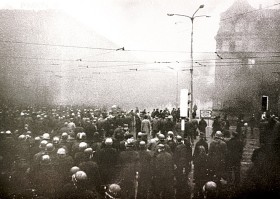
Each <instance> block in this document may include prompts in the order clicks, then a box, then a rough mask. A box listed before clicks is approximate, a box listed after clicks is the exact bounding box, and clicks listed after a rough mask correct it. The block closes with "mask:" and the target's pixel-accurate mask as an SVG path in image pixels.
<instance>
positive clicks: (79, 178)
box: [72, 171, 88, 185]
mask: <svg viewBox="0 0 280 199" xmlns="http://www.w3.org/2000/svg"><path fill="white" fill-rule="evenodd" d="M87 179H88V177H87V174H86V173H85V172H84V171H77V172H76V173H75V174H73V175H72V181H73V182H74V184H76V185H77V184H78V185H79V184H80V183H83V182H85V181H86V180H87Z"/></svg>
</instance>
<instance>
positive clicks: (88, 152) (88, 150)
mask: <svg viewBox="0 0 280 199" xmlns="http://www.w3.org/2000/svg"><path fill="white" fill-rule="evenodd" d="M84 152H85V153H86V154H92V153H93V150H92V148H86V149H85V150H84Z"/></svg>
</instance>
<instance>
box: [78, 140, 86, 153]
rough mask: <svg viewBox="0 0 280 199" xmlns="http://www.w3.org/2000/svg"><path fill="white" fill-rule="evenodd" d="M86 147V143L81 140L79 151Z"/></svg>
mask: <svg viewBox="0 0 280 199" xmlns="http://www.w3.org/2000/svg"><path fill="white" fill-rule="evenodd" d="M86 148H87V143H85V142H81V143H80V144H79V150H80V151H84V150H85V149H86Z"/></svg>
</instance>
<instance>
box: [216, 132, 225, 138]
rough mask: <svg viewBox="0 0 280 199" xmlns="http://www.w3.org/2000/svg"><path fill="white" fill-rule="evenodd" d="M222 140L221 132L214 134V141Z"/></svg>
mask: <svg viewBox="0 0 280 199" xmlns="http://www.w3.org/2000/svg"><path fill="white" fill-rule="evenodd" d="M222 138H223V133H222V132H221V131H217V132H216V133H215V139H222Z"/></svg>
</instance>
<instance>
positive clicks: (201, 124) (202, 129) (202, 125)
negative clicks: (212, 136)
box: [198, 118, 207, 134]
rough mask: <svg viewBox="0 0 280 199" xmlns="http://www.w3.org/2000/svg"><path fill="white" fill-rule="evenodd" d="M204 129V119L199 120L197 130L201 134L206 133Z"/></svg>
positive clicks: (205, 124) (205, 125)
mask: <svg viewBox="0 0 280 199" xmlns="http://www.w3.org/2000/svg"><path fill="white" fill-rule="evenodd" d="M206 127H207V123H206V121H205V120H204V118H201V120H200V121H199V123H198V129H199V131H200V132H201V133H204V134H205V133H206Z"/></svg>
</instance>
